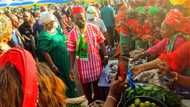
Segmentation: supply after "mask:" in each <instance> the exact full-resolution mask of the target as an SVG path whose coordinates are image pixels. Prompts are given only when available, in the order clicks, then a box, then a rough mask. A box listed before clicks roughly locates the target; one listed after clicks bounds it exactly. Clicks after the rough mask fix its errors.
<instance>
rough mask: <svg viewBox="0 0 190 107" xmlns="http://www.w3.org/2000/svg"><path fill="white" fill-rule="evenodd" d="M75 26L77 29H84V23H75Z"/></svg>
mask: <svg viewBox="0 0 190 107" xmlns="http://www.w3.org/2000/svg"><path fill="white" fill-rule="evenodd" d="M76 25H77V26H78V27H79V28H84V27H85V22H77V23H76Z"/></svg>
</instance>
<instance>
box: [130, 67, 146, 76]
mask: <svg viewBox="0 0 190 107" xmlns="http://www.w3.org/2000/svg"><path fill="white" fill-rule="evenodd" d="M131 71H132V72H133V75H134V77H135V76H137V75H138V74H139V73H141V72H143V71H144V68H143V67H138V66H134V67H133V68H131Z"/></svg>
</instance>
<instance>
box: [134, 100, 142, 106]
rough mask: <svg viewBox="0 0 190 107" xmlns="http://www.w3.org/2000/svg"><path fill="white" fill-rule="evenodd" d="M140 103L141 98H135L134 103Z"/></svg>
mask: <svg viewBox="0 0 190 107" xmlns="http://www.w3.org/2000/svg"><path fill="white" fill-rule="evenodd" d="M140 103H141V100H140V99H139V98H137V99H135V105H136V106H137V105H139V104H140Z"/></svg>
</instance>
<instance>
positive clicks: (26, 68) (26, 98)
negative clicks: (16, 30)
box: [0, 48, 38, 107]
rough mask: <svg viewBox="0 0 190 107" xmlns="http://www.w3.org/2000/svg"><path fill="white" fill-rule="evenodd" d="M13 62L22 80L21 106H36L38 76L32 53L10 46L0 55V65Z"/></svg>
mask: <svg viewBox="0 0 190 107" xmlns="http://www.w3.org/2000/svg"><path fill="white" fill-rule="evenodd" d="M9 63H10V64H13V65H14V66H15V67H16V69H17V71H18V74H19V75H20V79H21V81H22V91H23V92H22V93H23V101H22V102H23V103H22V107H37V98H38V77H37V67H36V62H35V60H34V59H33V57H32V55H31V54H30V53H29V52H28V51H26V50H24V49H21V48H12V49H10V50H8V51H7V52H5V53H4V54H2V55H1V57H0V67H1V68H2V67H4V66H5V65H6V64H9Z"/></svg>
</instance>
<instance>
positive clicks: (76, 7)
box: [71, 6, 85, 14]
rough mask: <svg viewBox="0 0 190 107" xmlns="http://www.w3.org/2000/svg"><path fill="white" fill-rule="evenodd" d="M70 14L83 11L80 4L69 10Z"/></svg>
mask: <svg viewBox="0 0 190 107" xmlns="http://www.w3.org/2000/svg"><path fill="white" fill-rule="evenodd" d="M71 13H72V14H79V13H85V9H84V7H82V6H74V7H73V8H72V10H71Z"/></svg>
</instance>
